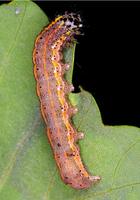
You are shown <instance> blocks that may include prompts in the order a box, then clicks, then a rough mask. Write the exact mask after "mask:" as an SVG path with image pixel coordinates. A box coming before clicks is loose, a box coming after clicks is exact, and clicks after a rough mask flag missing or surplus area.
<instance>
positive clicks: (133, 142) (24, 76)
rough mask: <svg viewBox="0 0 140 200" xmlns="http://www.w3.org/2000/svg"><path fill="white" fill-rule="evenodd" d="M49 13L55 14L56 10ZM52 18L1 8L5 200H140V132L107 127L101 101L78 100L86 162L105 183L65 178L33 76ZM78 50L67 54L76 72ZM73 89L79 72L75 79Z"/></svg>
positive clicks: (14, 6) (1, 189) (17, 5)
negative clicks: (82, 186) (76, 183)
mask: <svg viewBox="0 0 140 200" xmlns="http://www.w3.org/2000/svg"><path fill="white" fill-rule="evenodd" d="M48 9H49V8H48ZM47 24H48V18H47V17H46V15H45V14H44V13H43V12H42V11H41V9H40V8H39V7H38V6H37V5H36V4H35V3H33V2H30V1H13V2H11V3H9V4H4V5H2V6H1V7H0V111H1V112H0V200H25V199H26V200H62V199H67V200H93V199H94V200H122V199H123V200H136V199H139V198H140V167H139V166H140V159H139V158H140V143H139V142H140V129H139V128H137V127H132V126H104V125H103V123H102V119H101V115H100V111H99V109H98V106H97V104H96V102H95V100H94V98H93V97H92V96H91V95H90V94H89V93H88V92H86V91H84V90H82V91H81V92H80V93H78V94H73V93H72V94H70V100H71V102H72V104H73V105H76V106H77V107H78V110H79V112H78V114H77V115H75V117H74V118H73V123H74V125H75V126H76V127H77V129H78V130H79V131H82V132H84V133H85V138H84V139H83V140H81V141H80V142H79V145H80V149H81V156H82V159H83V161H84V163H85V165H86V167H87V169H88V171H90V172H91V174H93V175H100V176H101V177H102V180H101V181H100V183H98V184H96V185H94V186H92V187H91V188H90V189H88V190H79V191H77V190H74V189H72V188H70V187H69V186H67V185H65V184H64V183H63V182H62V181H61V178H60V176H59V173H58V169H57V167H56V164H55V161H54V158H53V154H52V150H51V148H50V145H49V143H48V140H47V137H46V135H45V134H46V128H45V127H46V126H45V124H44V121H43V119H42V117H41V115H40V105H39V100H38V97H37V95H36V82H35V79H34V75H33V64H32V51H33V45H34V40H35V38H36V36H37V34H38V33H39V32H40V31H41V30H42V28H43V27H44V26H46V25H47ZM73 59H74V48H69V49H67V51H66V52H65V60H66V62H69V63H70V64H71V66H72V65H73ZM66 77H67V79H68V80H69V82H70V81H71V77H72V68H71V71H70V72H69V73H68V74H67V76H66Z"/></svg>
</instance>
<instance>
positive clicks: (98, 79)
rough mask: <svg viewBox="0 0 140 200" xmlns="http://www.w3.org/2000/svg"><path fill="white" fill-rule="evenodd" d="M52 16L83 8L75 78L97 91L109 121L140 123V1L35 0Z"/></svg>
mask: <svg viewBox="0 0 140 200" xmlns="http://www.w3.org/2000/svg"><path fill="white" fill-rule="evenodd" d="M35 3H36V4H38V6H40V8H41V9H42V10H43V11H44V12H45V13H46V14H47V16H48V17H49V19H50V20H52V19H54V18H55V17H56V16H57V15H58V14H63V13H64V12H65V11H69V12H76V13H79V14H80V15H81V17H82V19H83V25H84V26H83V32H84V36H79V37H78V38H77V41H78V43H79V44H77V47H76V55H75V67H74V77H73V83H74V86H75V88H76V91H78V86H79V85H81V86H82V87H83V88H84V89H85V90H87V91H89V92H90V93H92V95H93V96H94V98H95V100H96V102H97V104H98V106H99V109H100V111H101V115H102V119H103V122H104V124H108V125H134V126H139V127H140V95H139V93H140V89H139V85H140V78H139V76H140V73H139V68H140V30H139V28H140V2H120V1H118V2H113V1H112V2H111V1H109V2H105V1H103V2H101V1H98V2H95V1H83V2H82V1H81V2H80V1H68V2H66V1H63V2H60V1H45V2H43V1H35Z"/></svg>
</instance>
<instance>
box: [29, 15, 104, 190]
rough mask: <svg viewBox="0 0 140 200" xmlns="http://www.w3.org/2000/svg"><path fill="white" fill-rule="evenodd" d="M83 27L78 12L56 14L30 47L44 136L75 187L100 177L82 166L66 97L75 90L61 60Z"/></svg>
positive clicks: (73, 110) (64, 175) (67, 181)
mask: <svg viewBox="0 0 140 200" xmlns="http://www.w3.org/2000/svg"><path fill="white" fill-rule="evenodd" d="M81 27H82V23H81V18H80V16H79V15H78V14H74V13H65V14H64V15H61V16H58V17H57V18H56V19H55V20H54V21H52V22H51V23H50V24H49V25H48V26H47V27H45V28H44V30H43V31H42V32H41V33H40V34H39V35H38V36H37V38H36V40H35V47H34V50H33V63H34V75H35V79H36V81H37V95H38V96H39V99H40V103H41V113H42V116H43V118H44V121H45V123H46V126H47V136H48V139H49V142H50V144H51V147H52V150H53V154H54V158H55V161H56V164H57V166H58V169H59V171H60V175H61V178H62V180H63V182H64V183H65V184H68V185H70V186H71V187H72V188H75V189H86V188H89V187H90V186H91V185H92V183H96V182H97V181H98V180H100V177H99V176H91V175H90V174H89V173H88V172H87V170H86V169H85V167H84V165H83V163H82V160H81V157H80V150H79V147H78V145H77V141H78V140H79V139H81V138H83V136H84V134H83V133H79V132H77V131H76V128H75V127H74V126H73V124H72V120H71V117H72V116H73V115H74V114H75V113H76V112H77V108H75V107H73V106H72V105H71V103H70V101H69V99H68V94H69V93H70V92H71V91H73V90H74V87H73V85H72V84H68V82H67V81H66V80H65V78H64V74H65V73H66V71H67V70H68V69H69V67H70V66H69V64H68V63H64V62H63V60H62V59H63V49H64V48H65V47H66V45H67V44H70V42H72V40H73V38H74V35H78V34H80V28H81Z"/></svg>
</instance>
